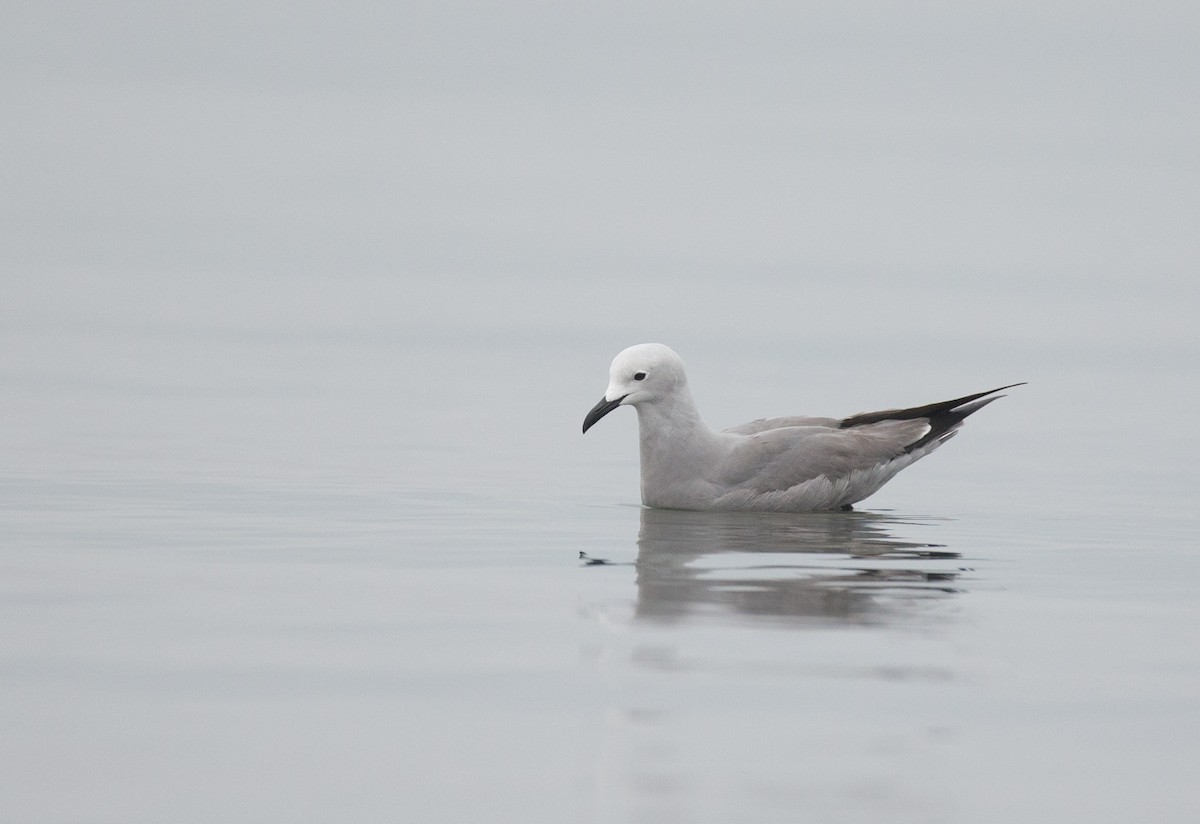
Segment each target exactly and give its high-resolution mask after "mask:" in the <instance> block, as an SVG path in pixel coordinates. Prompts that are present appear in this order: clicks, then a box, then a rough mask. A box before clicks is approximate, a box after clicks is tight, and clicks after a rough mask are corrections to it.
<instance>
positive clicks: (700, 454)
mask: <svg viewBox="0 0 1200 824" xmlns="http://www.w3.org/2000/svg"><path fill="white" fill-rule="evenodd" d="M637 412H638V434H639V438H640V441H641V457H642V476H643V479H645V477H646V474H647V472H649V473H652V474H653V473H654V472H656V471H658V470H665V469H667V468H668V467H670V466H672V465H674V466H676V467H678V466H679V465H680V464H689V463H692V462H693V461H697V460H703V458H704V456H705V455H706V454H707V453H708V452H709V451H710V450H711V449H712V447H713V445H714V442H715V441H716V440H717V435H716V433H715V432H713V431H712V430H711V429H709V428H708V426H707V425H706V424H705V423H704V421H703V420H701V419H700V412H699V411H698V410H697V409H696V402H695V401H694V400H692V395H691V393H690V392H689V391H688V390H687V387H686V386H685V387H682V388H681V389H680V390H679V391H677V392H675V393H674V394H672V395H671V396H670V397H669V398H663V399H661V400H658V401H655V402H653V403H647V404H641V405H639V406H638V407H637Z"/></svg>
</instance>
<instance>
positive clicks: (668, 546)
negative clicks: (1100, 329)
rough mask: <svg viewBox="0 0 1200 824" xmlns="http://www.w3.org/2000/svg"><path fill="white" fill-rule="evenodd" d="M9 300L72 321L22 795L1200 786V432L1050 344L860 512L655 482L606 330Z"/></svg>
mask: <svg viewBox="0 0 1200 824" xmlns="http://www.w3.org/2000/svg"><path fill="white" fill-rule="evenodd" d="M14 337H16V338H17V339H18V340H21V341H24V342H25V343H26V344H27V347H26V351H30V352H35V351H45V350H46V348H47V347H48V346H49V342H50V340H51V338H53V339H54V340H57V341H58V342H59V346H60V349H63V348H65V349H71V350H72V351H71V352H70V353H69V357H64V358H62V359H61V360H56V361H51V360H48V359H45V358H43V359H42V360H40V361H37V362H33V361H31V362H30V363H31V364H32V365H26V366H22V365H20V364H17V363H16V362H14V361H13V360H11V359H10V360H9V361H8V363H7V367H6V368H7V375H8V383H9V385H10V386H11V387H13V389H14V391H13V392H12V393H11V394H10V395H9V396H8V398H7V400H6V401H5V419H6V421H7V422H8V423H7V426H6V433H5V438H6V443H5V447H6V454H8V455H9V459H8V462H7V463H8V466H7V468H6V470H5V472H4V474H3V501H4V505H3V510H2V512H0V518H2V521H3V523H2V529H3V543H2V555H0V563H2V565H3V598H2V600H0V605H2V609H3V627H4V631H3V636H2V643H3V646H2V648H0V663H2V672H3V681H4V694H5V700H4V702H3V704H2V706H0V725H2V729H3V732H4V740H5V745H4V747H3V750H2V753H3V756H2V757H3V764H2V766H3V772H4V774H5V776H6V781H5V783H6V787H7V789H6V792H5V794H4V800H3V802H2V804H3V811H4V817H5V818H6V819H9V820H20V821H114V822H116V821H123V822H128V821H155V820H163V819H168V818H169V819H171V820H191V821H211V820H227V821H301V820H304V821H319V820H329V819H331V818H336V819H340V820H380V821H382V820H396V819H397V818H402V819H413V820H416V819H421V820H447V821H466V820H505V821H545V822H554V821H564V820H568V821H596V822H605V821H714V822H715V821H726V820H730V819H731V818H752V819H754V820H759V821H785V820H796V817H797V815H802V816H803V817H805V818H806V820H820V821H863V822H865V821H876V820H880V819H881V818H884V817H886V818H888V819H889V820H902V821H908V820H911V821H965V820H971V821H996V822H1007V821H1012V820H1035V821H1063V820H1093V821H1122V820H1134V819H1140V820H1145V819H1147V818H1150V819H1153V820H1156V821H1181V822H1182V821H1187V820H1191V819H1192V818H1193V817H1194V815H1195V814H1196V812H1197V796H1196V795H1195V793H1194V792H1192V790H1191V789H1190V787H1191V784H1192V776H1193V774H1194V772H1195V768H1196V765H1197V757H1198V756H1200V691H1198V690H1197V687H1198V686H1200V643H1198V641H1200V598H1198V597H1197V595H1196V589H1195V582H1196V581H1197V580H1198V579H1200V552H1197V551H1196V549H1195V547H1194V535H1195V534H1196V530H1197V515H1196V508H1195V506H1194V497H1193V495H1194V484H1192V485H1190V486H1189V483H1190V482H1191V481H1193V480H1194V476H1193V475H1192V474H1191V473H1193V472H1194V462H1192V460H1191V456H1190V455H1188V454H1187V453H1186V452H1185V451H1182V449H1181V451H1179V452H1173V451H1172V449H1170V448H1167V446H1166V445H1163V446H1162V447H1161V448H1160V446H1159V445H1158V443H1157V441H1156V439H1155V436H1154V435H1152V434H1151V435H1148V436H1146V437H1144V438H1143V439H1141V440H1140V441H1137V442H1133V443H1130V442H1129V440H1128V439H1125V438H1122V436H1121V433H1122V432H1124V431H1125V429H1124V423H1123V421H1122V420H1111V421H1108V422H1106V418H1107V415H1108V413H1103V412H1102V413H1098V414H1096V415H1092V416H1090V417H1089V416H1087V415H1085V416H1083V418H1082V422H1081V423H1080V424H1079V425H1078V427H1077V428H1073V427H1072V425H1071V424H1070V421H1071V420H1072V418H1071V415H1072V410H1074V409H1076V408H1077V407H1079V406H1081V405H1082V406H1084V407H1086V405H1087V403H1089V402H1092V401H1100V400H1101V398H1100V396H1101V395H1102V394H1104V393H1106V392H1108V391H1110V389H1108V388H1104V389H1101V388H1099V387H1098V388H1097V389H1096V390H1095V396H1094V397H1092V398H1088V397H1086V396H1085V397H1082V398H1081V397H1080V396H1079V395H1077V394H1074V393H1064V392H1063V391H1062V390H1061V388H1059V387H1057V386H1056V384H1055V382H1054V381H1055V378H1054V374H1055V370H1056V369H1058V367H1056V366H1053V365H1050V366H1047V365H1045V362H1044V361H1040V363H1041V364H1042V365H1038V363H1039V361H1038V359H1037V358H1035V357H1032V356H1030V357H1024V356H1021V357H1020V358H1018V359H1019V360H1021V361H1022V362H1021V363H1018V364H1017V365H1016V368H1017V369H1018V370H1022V371H1018V373H1017V374H1016V375H1015V377H1026V378H1030V379H1032V380H1033V383H1031V385H1030V386H1029V387H1027V388H1022V389H1021V390H1015V391H1013V392H1011V393H1010V395H1009V397H1008V398H1006V399H1004V400H1003V401H1001V402H1000V403H997V404H995V405H993V406H992V407H989V408H988V409H987V410H986V414H982V413H981V415H980V416H978V417H977V418H976V419H973V420H972V421H971V424H972V425H971V426H969V427H968V428H967V429H966V430H964V432H963V433H962V434H961V436H960V437H959V438H957V439H956V440H955V441H954V442H953V443H952V444H949V445H948V446H947V447H946V448H945V449H944V450H942V451H941V452H940V453H939V454H937V455H936V456H933V457H931V458H930V459H929V460H927V461H925V462H923V463H922V464H918V465H917V466H915V467H913V468H912V469H910V470H908V471H907V472H906V473H904V474H903V475H901V476H900V478H898V479H897V480H896V481H894V482H893V484H892V485H891V486H889V487H888V488H887V489H885V491H884V492H881V493H880V494H879V495H877V496H876V498H875V499H873V501H872V502H871V503H872V505H871V506H868V507H866V508H865V509H864V510H863V511H859V512H854V513H830V514H814V515H803V516H800V515H741V514H704V513H680V512H664V511H652V510H643V509H641V508H640V507H639V506H637V505H636V495H637V467H636V444H635V438H634V428H635V427H634V418H635V416H634V415H632V414H628V415H626V414H624V413H622V414H620V415H613V416H610V417H611V419H606V421H605V422H604V424H605V425H604V426H602V427H598V428H597V429H596V430H593V432H590V433H589V434H588V435H587V437H582V436H580V435H579V434H578V426H579V422H580V420H581V419H582V415H583V413H584V412H586V411H587V409H588V408H590V406H591V403H592V402H593V400H594V398H593V396H598V392H600V391H602V389H603V385H604V383H605V381H606V368H607V360H608V355H609V353H608V352H607V351H605V352H603V353H601V352H599V351H597V347H596V346H595V345H593V344H590V343H587V342H580V343H575V344H574V345H564V346H563V347H562V348H560V349H555V350H548V349H545V348H542V347H540V346H537V345H532V344H529V343H521V342H520V341H519V340H518V341H513V340H509V341H507V342H505V341H503V340H500V339H498V340H497V341H496V344H495V345H493V346H491V347H488V348H483V347H476V346H474V345H471V344H464V343H462V342H458V343H455V342H453V341H440V342H435V343H434V344H422V345H414V344H413V343H412V342H411V341H409V340H407V339H405V338H403V337H394V338H391V339H389V338H386V337H384V338H380V339H374V338H365V339H364V338H359V337H356V336H355V335H354V334H353V333H352V331H351V330H345V333H344V334H343V335H342V336H341V337H339V336H338V335H336V334H326V335H323V336H320V337H319V338H317V339H313V340H308V339H305V338H304V337H303V336H300V335H296V334H291V333H285V331H281V330H276V331H275V332H273V333H267V332H264V333H262V334H260V335H259V336H257V337H249V338H239V337H237V336H230V335H228V334H227V333H218V332H216V331H213V330H204V329H196V328H173V327H170V326H157V327H154V328H129V327H126V328H119V327H112V328H108V329H100V328H97V329H96V330H93V331H92V332H90V333H79V334H75V335H69V334H63V333H55V334H54V335H51V334H49V333H47V332H45V331H44V330H34V329H25V330H24V331H23V332H22V334H21V336H14ZM566 343H567V344H570V341H566ZM624 343H625V342H624V341H622V342H621V345H623V344H624ZM709 346H710V348H711V349H713V350H716V349H717V348H719V346H718V342H712V343H710V344H709ZM609 348H612V347H609ZM89 351H91V352H99V354H97V355H96V357H95V359H94V360H93V361H92V362H90V363H87V364H86V365H84V362H85V361H87V356H88V353H89ZM117 351H125V352H127V353H128V356H127V357H116V356H115V355H116V352H117ZM739 351H740V350H739ZM101 355H103V357H101ZM971 355H972V357H969V358H965V359H966V360H970V361H973V362H978V363H983V364H990V363H991V362H992V360H993V359H994V358H996V357H997V355H996V353H994V352H989V351H988V350H987V349H986V348H980V349H978V350H977V351H974V352H973V353H971ZM747 357H749V356H747ZM734 359H735V356H733V355H730V356H728V357H727V359H726V362H732V361H733V360H734ZM163 364H173V365H172V366H170V367H167V366H162V367H161V368H162V371H161V372H160V371H156V366H157V365H163ZM184 364H190V365H191V368H184V367H183V365H184ZM847 366H848V364H847ZM389 367H390V368H389ZM795 368H796V367H795V364H793V363H791V362H788V361H787V360H785V359H776V360H774V361H771V362H769V363H766V364H763V363H761V362H756V364H755V366H754V369H753V370H750V369H749V367H747V369H740V368H735V369H731V370H730V374H729V375H728V376H726V380H727V381H728V382H731V383H733V382H738V381H740V380H741V379H742V377H743V376H744V375H745V374H746V373H747V372H748V371H761V372H764V373H765V372H770V371H773V370H774V371H777V372H778V374H780V375H785V374H787V372H788V371H789V370H792V369H795ZM1010 368H1011V367H1010ZM1026 368H1028V369H1031V370H1033V371H1034V373H1033V374H1031V373H1029V372H1025V371H1023V370H1024V369H1026ZM1103 368H1105V369H1107V370H1108V372H1107V374H1108V375H1109V377H1110V378H1111V379H1117V378H1120V379H1127V378H1128V379H1131V376H1130V375H1129V374H1128V372H1126V371H1120V370H1114V369H1113V368H1112V367H1111V366H1104V367H1103ZM694 371H698V372H701V373H708V374H711V373H713V372H716V371H718V367H714V366H712V365H709V366H708V367H707V368H700V369H697V370H694ZM980 371H981V372H984V373H986V374H981V375H979V376H977V378H976V379H975V380H974V381H973V382H969V383H965V384H956V385H954V386H953V387H950V386H947V387H945V389H946V390H947V391H948V392H951V393H952V392H958V391H960V390H961V391H969V390H972V389H975V388H977V385H979V386H984V385H991V384H992V383H996V382H998V381H1002V380H1006V379H1009V378H1011V377H1014V375H1012V374H1011V373H1010V372H1009V371H1005V372H1004V373H1003V374H997V373H996V372H995V370H992V369H991V367H990V366H985V367H983V368H981V369H980ZM1080 372H1083V373H1085V374H1086V370H1081V369H1080V368H1079V367H1078V366H1077V365H1073V367H1072V373H1073V374H1079V373H1080ZM529 374H532V375H534V376H535V380H534V387H533V388H532V389H531V388H529V384H528V382H525V381H524V378H519V379H517V381H516V384H515V385H518V386H522V387H523V388H522V389H521V391H518V392H516V393H514V392H513V391H512V389H513V386H514V379H513V376H514V375H529ZM546 375H551V376H555V377H554V378H552V379H549V380H547V379H545V378H544V377H538V376H546ZM560 376H562V377H561V380H560ZM1140 377H1141V378H1142V379H1145V374H1143V375H1141V376H1140ZM851 378H853V372H852V371H851V372H850V373H849V376H848V377H847V379H846V381H845V382H846V383H847V384H852V383H854V381H853V380H851ZM1063 380H1065V378H1063V379H1060V380H1059V383H1060V384H1061V382H1062V381H1063ZM781 383H786V382H785V381H781ZM1106 385H1108V386H1111V381H1109V382H1106ZM1170 385H1172V382H1171V381H1163V382H1162V383H1161V384H1159V385H1158V386H1157V388H1158V389H1160V390H1163V391H1171V390H1170V389H1169V387H1170ZM715 389H716V387H709V388H708V389H706V388H705V387H704V386H702V385H698V386H697V394H698V396H699V400H700V402H701V404H705V402H706V401H707V400H709V399H710V398H713V397H716V396H717V395H719V394H720V393H719V392H716V391H714V390H715ZM851 389H852V390H853V391H851ZM777 391H778V392H779V396H780V397H783V396H784V395H790V394H791V392H792V390H790V389H788V388H786V387H783V388H777ZM1176 391H1178V390H1176ZM1189 391H1192V390H1189ZM875 393H876V389H875V388H874V387H873V386H872V385H870V383H869V382H865V381H864V383H863V385H861V386H854V387H850V388H848V389H847V394H858V395H867V396H874V394H875ZM531 394H533V395H536V396H537V397H536V398H533V397H531ZM797 394H799V393H797ZM736 400H737V399H736V398H732V399H730V398H726V399H725V401H724V403H727V404H728V405H729V406H731V407H732V406H735V405H737V404H735V403H734V401H736ZM876 400H877V401H878V402H880V403H884V404H886V403H892V402H910V401H911V402H920V401H924V400H926V398H925V397H923V396H914V395H913V394H905V393H902V395H901V397H899V398H896V397H894V396H893V397H890V398H882V397H879V398H876ZM797 403H799V401H797ZM708 405H709V406H714V405H715V406H721V405H722V402H718V403H715V404H714V403H710V404H708ZM858 408H859V407H854V410H853V411H857V410H858ZM797 411H801V410H797ZM804 411H812V410H807V409H806V410H804ZM816 411H834V412H836V411H850V410H847V409H844V410H829V409H821V410H816ZM759 412H772V410H771V409H761V410H747V415H746V416H747V417H748V416H751V415H755V414H758V413H759ZM734 420H737V418H730V419H729V420H728V421H724V423H731V422H733V421H734ZM714 422H715V421H714ZM18 432H19V433H20V435H17V434H16V433H18ZM1184 446H1187V447H1188V448H1191V449H1194V446H1195V444H1194V441H1189V442H1186V443H1185V444H1184ZM1099 453H1103V454H1099ZM1151 458H1152V460H1153V463H1151V461H1150V459H1151ZM580 553H584V555H585V556H586V557H585V560H581V556H580ZM588 561H591V563H588Z"/></svg>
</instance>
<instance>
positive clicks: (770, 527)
mask: <svg viewBox="0 0 1200 824" xmlns="http://www.w3.org/2000/svg"><path fill="white" fill-rule="evenodd" d="M641 518H642V520H641V530H640V532H639V535H638V560H637V588H638V596H637V607H636V616H637V618H639V619H641V620H648V621H658V622H669V621H676V620H681V619H684V618H687V617H693V616H698V615H703V614H705V613H714V612H716V613H730V612H732V613H734V614H738V615H744V616H756V617H765V618H774V619H781V620H797V619H798V620H802V621H814V622H831V623H837V624H864V623H877V622H883V621H888V620H891V619H892V618H894V617H896V616H897V614H898V613H902V612H904V611H906V610H911V609H916V608H918V607H919V606H920V605H921V604H923V603H928V602H929V600H930V599H945V598H947V597H949V596H951V595H953V594H954V593H955V592H957V590H956V589H955V581H956V579H957V578H958V576H959V574H960V573H961V570H959V569H958V568H957V567H951V568H950V569H949V570H947V569H946V562H947V561H952V559H955V558H958V557H959V555H958V553H956V552H950V551H947V550H945V549H944V548H939V547H937V546H936V545H933V544H927V543H916V542H912V541H906V540H904V539H902V538H900V537H897V534H896V533H898V532H899V531H901V530H902V529H903V528H904V527H905V526H906V525H907V526H908V527H909V528H910V529H911V528H912V527H913V526H914V523H913V522H911V521H905V520H902V519H900V518H895V517H892V516H888V515H882V514H876V513H868V512H827V513H806V514H784V513H779V514H766V513H739V512H728V513H726V512H684V511H676V510H666V509H643V510H642V512H641ZM923 525H926V526H927V525H928V524H926V523H924V522H923Z"/></svg>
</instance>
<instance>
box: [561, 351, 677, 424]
mask: <svg viewBox="0 0 1200 824" xmlns="http://www.w3.org/2000/svg"><path fill="white" fill-rule="evenodd" d="M685 386H687V375H686V374H685V373H684V371H683V361H682V360H681V359H680V357H679V356H678V355H676V354H675V352H674V351H672V350H671V348H670V347H668V346H663V345H662V344H661V343H640V344H638V345H637V346H631V347H629V348H628V349H626V350H625V351H623V352H621V353H620V354H619V355H617V356H616V357H615V358H613V362H612V366H611V367H609V370H608V389H606V390H605V391H604V397H603V398H601V399H600V402H599V403H598V404H596V406H595V407H593V409H592V411H591V412H589V413H588V414H587V417H586V418H584V421H583V431H584V432H587V431H588V429H589V428H590V427H591V426H592V424H594V423H596V421H598V420H600V419H601V418H603V417H604V416H605V415H607V414H608V413H609V412H611V411H613V410H614V409H616V408H617V407H618V406H638V405H639V404H645V403H653V402H654V401H656V400H659V399H661V398H664V397H670V396H672V395H674V394H675V393H676V392H678V391H679V390H680V389H682V388H683V387H685Z"/></svg>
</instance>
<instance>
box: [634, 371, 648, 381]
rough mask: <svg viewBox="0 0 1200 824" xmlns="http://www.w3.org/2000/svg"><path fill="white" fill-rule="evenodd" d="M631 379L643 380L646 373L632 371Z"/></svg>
mask: <svg viewBox="0 0 1200 824" xmlns="http://www.w3.org/2000/svg"><path fill="white" fill-rule="evenodd" d="M633 379H634V380H635V381H644V380H645V379H646V373H645V372H634V373H633Z"/></svg>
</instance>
